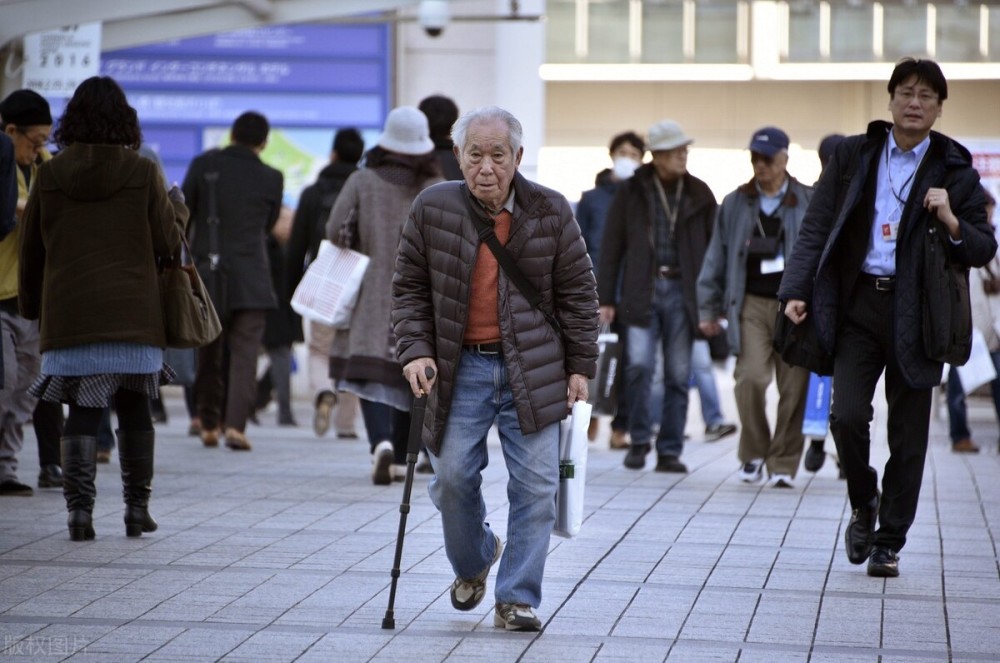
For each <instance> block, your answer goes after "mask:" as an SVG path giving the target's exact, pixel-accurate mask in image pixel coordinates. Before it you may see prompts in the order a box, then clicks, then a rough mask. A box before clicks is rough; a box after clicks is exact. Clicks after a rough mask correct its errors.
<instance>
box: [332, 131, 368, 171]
mask: <svg viewBox="0 0 1000 663" xmlns="http://www.w3.org/2000/svg"><path fill="white" fill-rule="evenodd" d="M333 151H334V152H336V153H337V161H343V162H344V163H357V162H359V161H361V155H363V154H364V153H365V139H364V138H362V137H361V132H360V131H358V130H357V129H340V130H339V131H337V133H335V134H334V135H333Z"/></svg>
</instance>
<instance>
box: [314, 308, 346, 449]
mask: <svg viewBox="0 0 1000 663" xmlns="http://www.w3.org/2000/svg"><path fill="white" fill-rule="evenodd" d="M333 334H334V330H333V327H329V326H327V325H324V324H322V323H320V322H316V321H315V320H310V321H309V386H310V388H312V391H313V399H314V401H313V402H314V403H315V398H316V396H318V395H319V394H320V392H323V391H332V390H333V383H332V382H331V381H330V346H331V345H332V344H333ZM357 417H358V397H357V396H355V395H354V394H351V393H348V392H346V391H341V392H337V407H335V408H334V410H333V428H334V430H335V431H337V434H338V435H341V434H344V433H354V432H356V426H355V423H354V422H355V420H356V419H357Z"/></svg>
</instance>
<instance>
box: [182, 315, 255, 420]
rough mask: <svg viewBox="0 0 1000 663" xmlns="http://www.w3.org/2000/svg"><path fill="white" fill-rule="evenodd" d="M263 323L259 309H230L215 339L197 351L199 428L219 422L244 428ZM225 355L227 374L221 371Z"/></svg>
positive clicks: (196, 378)
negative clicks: (227, 362)
mask: <svg viewBox="0 0 1000 663" xmlns="http://www.w3.org/2000/svg"><path fill="white" fill-rule="evenodd" d="M264 322H265V311H263V310H259V309H246V310H238V311H233V312H232V313H230V314H229V317H228V318H227V319H226V321H225V322H224V323H223V326H222V334H220V335H219V338H217V339H215V340H214V341H212V342H211V343H209V344H208V345H206V346H205V347H203V348H201V349H200V350H198V373H197V375H196V377H195V383H194V391H195V394H196V395H197V399H198V416H199V417H200V418H201V427H202V430H211V429H214V428H219V427H221V426H222V424H223V423H225V426H226V427H227V428H235V429H236V430H238V431H239V432H241V433H242V432H243V431H245V430H246V427H247V418H248V417H249V416H250V413H251V412H252V411H253V401H254V396H255V395H256V394H255V392H256V388H257V351H258V349H259V348H260V344H261V340H262V339H263V338H264ZM227 355H228V359H229V369H228V376H227V375H225V374H224V373H223V371H224V368H223V367H224V366H225V365H226V362H225V360H226V358H227ZM227 377H228V379H227ZM223 405H225V410H223ZM223 411H224V412H225V422H223V420H222V419H223Z"/></svg>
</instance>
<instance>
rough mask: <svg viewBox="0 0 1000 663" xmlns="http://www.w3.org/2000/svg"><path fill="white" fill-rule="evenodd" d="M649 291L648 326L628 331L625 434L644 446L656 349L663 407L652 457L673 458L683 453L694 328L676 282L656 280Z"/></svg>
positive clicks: (647, 438)
mask: <svg viewBox="0 0 1000 663" xmlns="http://www.w3.org/2000/svg"><path fill="white" fill-rule="evenodd" d="M654 288H655V289H654V293H653V303H652V310H651V312H650V313H651V319H650V322H649V326H648V327H635V326H630V327H629V328H628V352H629V357H628V367H627V368H626V369H625V378H626V380H628V387H629V397H628V400H629V406H630V408H631V409H630V411H629V433H630V434H631V436H632V444H649V441H650V438H651V437H652V421H653V419H652V411H651V408H650V406H649V391H650V383H651V382H652V378H653V366H654V363H655V360H656V349H657V346H658V345H659V346H660V347H661V348H662V352H663V405H662V407H661V411H660V432H659V434H658V435H657V437H656V453H657V455H660V456H678V457H679V456H680V455H681V452H682V451H683V450H684V427H685V425H686V424H687V409H688V385H689V383H690V381H691V343H692V341H693V336H694V330H693V329H692V327H691V321H690V320H688V315H687V309H686V307H685V306H684V291H683V288H682V284H681V281H680V280H679V279H657V280H656V283H655V284H654Z"/></svg>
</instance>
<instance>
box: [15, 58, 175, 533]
mask: <svg viewBox="0 0 1000 663" xmlns="http://www.w3.org/2000/svg"><path fill="white" fill-rule="evenodd" d="M54 139H55V143H56V144H57V145H58V146H59V147H60V148H62V149H61V151H60V152H59V154H57V155H56V156H55V157H54V158H53V159H52V160H51V161H48V162H46V163H45V164H43V165H42V166H41V167H40V168H39V169H38V175H37V181H36V183H35V186H34V187H33V188H32V191H31V195H30V196H29V198H28V205H27V208H26V209H25V212H24V217H23V219H22V224H23V227H22V231H21V249H20V251H21V252H20V283H19V292H18V305H19V306H20V310H21V314H22V315H23V316H24V317H26V318H28V319H32V320H34V319H38V320H40V321H41V350H42V368H41V375H40V376H39V378H38V379H37V380H36V381H35V383H34V384H33V385H32V387H31V393H32V394H33V395H35V396H36V397H38V398H40V399H43V400H46V401H51V402H59V403H67V404H68V405H69V417H68V418H67V420H66V427H65V430H64V432H63V437H62V440H61V452H62V465H63V473H64V481H63V494H64V496H65V498H66V508H67V510H68V511H69V519H68V526H69V533H70V538H71V539H72V540H74V541H83V540H86V539H93V538H94V528H93V524H92V518H91V513H92V512H93V509H94V499H95V497H96V494H97V491H96V488H95V485H94V478H95V474H96V465H95V463H96V452H97V431H98V428H99V427H100V424H101V415H102V412H103V410H104V408H106V407H107V406H108V405H109V404H110V402H111V401H112V399H113V400H114V404H115V409H116V410H117V413H118V424H119V430H118V445H119V458H120V461H121V471H122V486H123V495H124V500H125V533H126V535H128V536H141V534H142V533H143V532H152V531H154V530H155V529H156V521H155V520H153V518H152V517H151V516H150V515H149V511H148V505H149V496H150V492H151V482H152V478H153V425H152V420H151V418H150V412H149V398H150V397H152V396H156V394H157V391H158V388H159V386H160V385H161V384H163V383H165V382H167V381H169V380H170V379H171V377H172V375H173V371H171V370H170V368H169V367H168V366H166V365H165V364H164V363H163V347H164V345H165V344H166V339H165V336H164V329H163V314H162V311H161V307H160V297H159V295H158V292H159V290H158V287H159V286H158V278H157V260H158V259H162V258H167V257H169V256H171V255H173V254H174V252H175V251H177V250H178V249H179V246H180V242H181V234H182V233H183V232H184V226H185V224H186V223H187V216H188V211H187V208H186V207H185V206H184V202H183V195H182V194H180V191H179V189H178V188H177V187H176V186H175V187H173V188H171V190H170V191H169V192H167V191H165V190H164V187H163V181H162V179H161V177H162V176H161V174H160V172H159V168H158V166H157V165H156V164H155V163H153V162H152V161H150V160H149V159H146V158H143V157H140V156H139V154H138V152H137V150H138V148H139V144H140V142H141V140H142V134H141V131H140V129H139V121H138V118H137V116H136V112H135V109H133V108H132V107H131V106H129V104H128V100H127V99H126V98H125V93H124V92H123V91H122V89H121V87H119V86H118V84H117V83H116V82H115V81H114V80H113V79H111V78H109V77H106V76H104V77H96V76H95V77H93V78H88V79H87V80H85V81H84V82H83V83H81V84H80V86H79V87H78V88H77V89H76V92H75V93H74V94H73V98H72V99H70V100H69V103H68V104H67V105H66V109H65V111H64V113H63V116H62V117H61V118H60V120H59V128H58V129H57V130H56V132H55V134H54Z"/></svg>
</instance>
